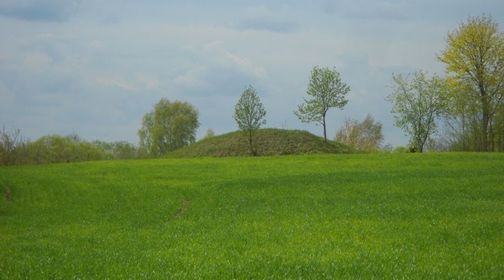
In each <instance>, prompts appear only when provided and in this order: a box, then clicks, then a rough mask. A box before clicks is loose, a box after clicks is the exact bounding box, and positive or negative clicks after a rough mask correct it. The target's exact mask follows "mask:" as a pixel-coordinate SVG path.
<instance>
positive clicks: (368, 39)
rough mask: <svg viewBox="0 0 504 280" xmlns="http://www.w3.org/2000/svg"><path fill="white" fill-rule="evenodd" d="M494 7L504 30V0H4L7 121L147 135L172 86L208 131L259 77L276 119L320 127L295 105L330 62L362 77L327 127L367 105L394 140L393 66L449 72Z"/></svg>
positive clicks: (65, 130)
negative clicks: (475, 23) (465, 30)
mask: <svg viewBox="0 0 504 280" xmlns="http://www.w3.org/2000/svg"><path fill="white" fill-rule="evenodd" d="M483 14H486V15H491V16H492V18H493V19H494V20H495V21H496V22H497V23H498V24H499V27H500V30H503V27H504V1H502V0H479V1H475V0H474V1H469V0H435V1H434V0H424V1H408V0H369V1H366V0H339V1H336V0H335V1H330V0H312V1H308V0H306V1H294V0H292V1H284V0H276V1H266V0H259V1H242V0H234V1H232V0H227V1H218V0H217V1H202V0H199V1H198V0H188V1H166V0H145V1H133V0H86V1H84V0H82V1H79V0H0V126H3V127H5V128H6V129H8V130H12V129H20V130H21V133H22V135H23V136H24V137H26V138H28V139H32V140H35V139H37V138H38V137H41V136H43V135H48V134H61V135H68V134H78V135H79V136H81V137H82V138H84V139H87V140H96V139H99V140H104V141H119V140H125V141H129V142H132V143H138V135H137V131H138V129H139V128H140V126H141V121H142V117H143V115H144V114H145V113H147V112H149V111H151V110H152V109H153V106H154V104H156V103H157V102H158V101H159V100H160V99H161V98H167V99H168V100H171V101H175V100H180V101H187V102H189V103H191V104H193V105H194V106H195V107H196V108H197V110H198V112H199V122H200V128H199V129H198V133H197V136H198V138H201V137H202V136H203V135H204V134H205V132H206V131H207V129H212V130H213V131H215V133H216V134H221V133H226V132H230V131H234V130H236V129H237V125H236V123H235V121H234V120H233V117H232V116H233V112H234V105H235V104H236V102H237V100H238V98H239V96H240V95H241V93H242V92H243V90H244V89H245V88H246V87H247V86H248V85H253V86H254V87H255V88H256V90H257V93H258V95H259V97H260V98H261V100H262V102H263V104H264V106H265V108H266V110H267V115H266V121H267V124H266V127H274V128H285V129H304V130H308V131H310V132H312V133H314V134H317V135H322V128H321V127H320V126H319V125H317V124H305V123H301V122H300V121H299V120H298V119H297V117H296V116H295V115H294V113H293V112H294V110H295V109H296V108H297V106H298V105H299V104H300V103H302V101H303V98H304V97H305V96H306V89H307V85H308V79H309V75H310V71H311V69H312V68H313V67H314V66H316V65H318V66H323V67H331V68H333V67H334V68H335V69H336V70H337V71H338V72H339V73H340V74H341V77H342V79H343V81H344V82H346V83H347V84H348V85H349V86H350V87H351V92H350V93H349V94H348V100H349V102H348V104H347V105H346V106H345V107H344V108H343V109H332V110H331V111H329V114H328V117H327V122H328V137H330V138H334V135H335V133H336V130H337V129H338V128H340V127H341V126H342V124H343V123H344V121H345V120H346V119H357V120H362V119H364V117H365V116H366V115H367V114H368V113H369V114H371V115H372V116H373V117H374V118H375V119H376V120H377V121H380V122H381V123H382V124H383V133H384V137H385V141H384V144H391V145H404V144H407V142H408V138H407V137H406V136H405V135H404V133H403V132H402V131H401V130H400V129H398V128H396V127H394V119H393V116H392V114H391V113H390V111H391V105H390V103H389V102H388V101H386V97H387V95H389V94H390V93H391V83H392V73H397V74H399V73H401V74H408V73H412V72H414V71H416V70H420V69H422V70H424V71H427V72H428V73H430V74H433V73H437V74H439V75H443V74H444V65H442V63H440V62H439V61H438V60H437V58H436V57H437V55H439V54H440V53H441V52H442V50H443V49H444V48H445V46H446V37H447V34H448V32H449V31H453V30H454V29H455V28H457V26H459V24H460V23H462V22H464V21H466V20H467V18H468V17H469V16H480V15H483Z"/></svg>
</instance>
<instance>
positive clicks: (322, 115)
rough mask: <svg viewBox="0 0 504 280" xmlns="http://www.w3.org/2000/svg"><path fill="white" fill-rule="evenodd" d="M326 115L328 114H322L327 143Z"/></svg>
mask: <svg viewBox="0 0 504 280" xmlns="http://www.w3.org/2000/svg"><path fill="white" fill-rule="evenodd" d="M325 116H326V114H325V113H324V114H323V115H322V126H323V127H324V142H326V143H327V131H326V122H325Z"/></svg>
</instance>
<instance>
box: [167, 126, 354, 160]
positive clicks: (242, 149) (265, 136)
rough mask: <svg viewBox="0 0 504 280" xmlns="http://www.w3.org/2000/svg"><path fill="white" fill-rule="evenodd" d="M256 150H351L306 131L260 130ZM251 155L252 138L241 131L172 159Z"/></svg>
mask: <svg viewBox="0 0 504 280" xmlns="http://www.w3.org/2000/svg"><path fill="white" fill-rule="evenodd" d="M254 142H255V145H254V146H255V147H256V149H257V152H258V154H259V155H262V156H272V155H296V154H321V153H325V154H327V153H332V154H336V153H347V152H349V151H350V148H349V147H347V146H345V145H343V144H340V143H337V142H334V141H328V142H327V143H326V142H324V139H323V138H321V137H318V136H315V135H313V134H311V133H309V132H307V131H302V130H285V129H273V128H267V129H260V130H258V131H257V132H256V135H255V136H254ZM247 155H250V151H249V146H248V138H247V137H246V136H244V135H243V134H242V133H241V132H240V131H235V132H231V133H227V134H223V135H218V136H214V137H210V138H207V139H203V140H200V141H198V142H196V143H194V144H193V145H190V146H187V147H183V148H182V149H179V150H177V151H175V152H173V153H170V154H169V155H168V156H169V157H205V156H212V157H225V156H247Z"/></svg>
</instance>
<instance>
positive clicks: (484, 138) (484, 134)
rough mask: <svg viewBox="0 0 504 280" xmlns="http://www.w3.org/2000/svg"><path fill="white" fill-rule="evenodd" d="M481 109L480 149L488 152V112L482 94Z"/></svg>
mask: <svg viewBox="0 0 504 280" xmlns="http://www.w3.org/2000/svg"><path fill="white" fill-rule="evenodd" d="M482 98H483V100H482V101H483V102H482V109H483V116H482V119H481V142H482V143H481V149H482V151H484V152H488V122H489V113H488V104H487V102H486V96H483V97H482Z"/></svg>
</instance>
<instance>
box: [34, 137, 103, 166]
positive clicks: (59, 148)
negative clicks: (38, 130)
mask: <svg viewBox="0 0 504 280" xmlns="http://www.w3.org/2000/svg"><path fill="white" fill-rule="evenodd" d="M27 150H28V153H27V158H25V159H26V160H27V161H28V163H35V164H41V163H56V162H75V161H87V160H101V159H106V158H107V154H106V152H105V150H103V149H102V148H100V147H99V146H97V145H94V144H92V143H89V142H85V141H82V140H80V139H79V137H78V136H76V135H70V136H59V135H48V136H43V137H41V138H39V139H37V140H36V141H34V142H30V143H28V145H27Z"/></svg>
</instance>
